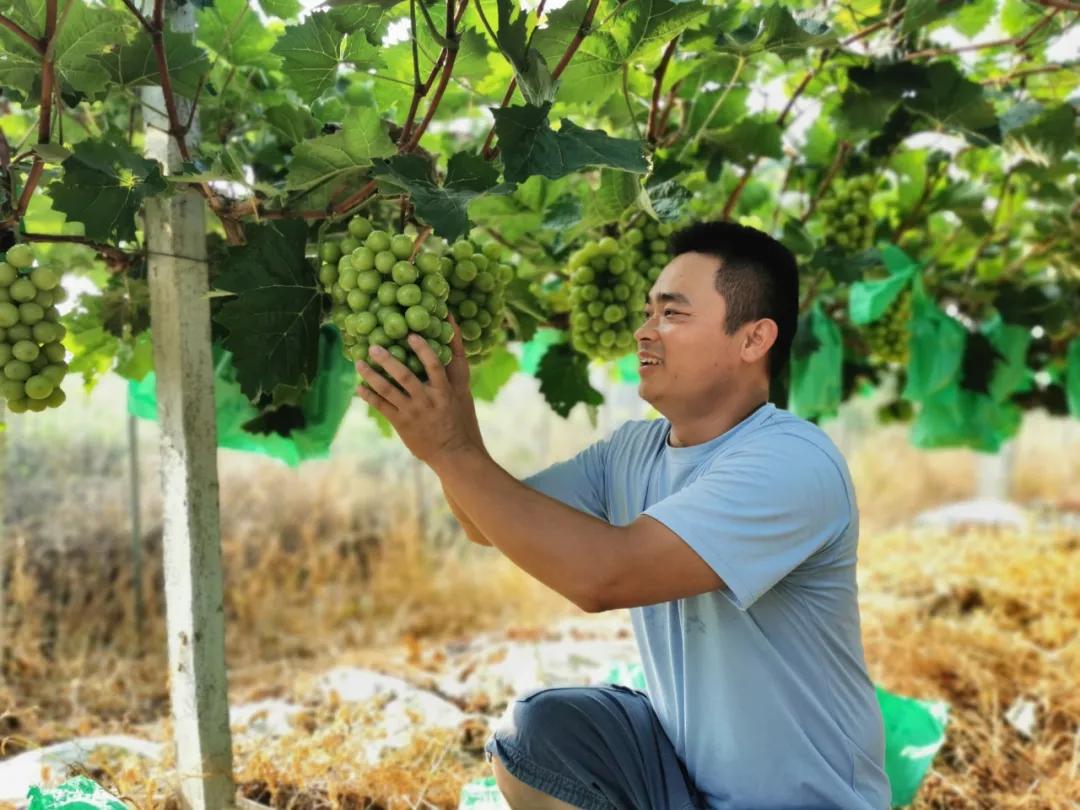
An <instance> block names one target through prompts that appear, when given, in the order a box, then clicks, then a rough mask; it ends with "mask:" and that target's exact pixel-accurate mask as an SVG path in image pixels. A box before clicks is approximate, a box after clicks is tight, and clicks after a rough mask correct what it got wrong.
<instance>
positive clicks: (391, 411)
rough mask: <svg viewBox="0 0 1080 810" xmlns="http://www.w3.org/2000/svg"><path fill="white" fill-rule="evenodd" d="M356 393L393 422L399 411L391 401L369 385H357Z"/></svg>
mask: <svg viewBox="0 0 1080 810" xmlns="http://www.w3.org/2000/svg"><path fill="white" fill-rule="evenodd" d="M356 395H357V396H358V397H360V399H362V400H364V402H366V403H367V404H368V405H370V406H371V407H372V408H374V409H375V410H377V411H378V412H379V413H381V414H382V415H383V416H385V417H386V418H387V420H389V421H390V422H393V421H394V417H396V416H397V415H398V413H399V411H398V409H397V408H395V407H394V406H393V405H391V404H390V403H389V402H387V401H386V400H385V399H383V398H382V397H381V396H379V395H378V394H377V393H375V391H374V390H372V389H371V388H368V387H367V386H364V385H358V386H357V387H356Z"/></svg>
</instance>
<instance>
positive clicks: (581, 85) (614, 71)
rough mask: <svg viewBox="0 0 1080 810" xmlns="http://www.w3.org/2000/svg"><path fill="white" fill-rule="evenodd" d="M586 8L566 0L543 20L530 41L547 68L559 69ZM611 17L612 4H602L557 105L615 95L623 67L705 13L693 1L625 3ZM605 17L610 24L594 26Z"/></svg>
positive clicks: (582, 0) (580, 1) (583, 1)
mask: <svg viewBox="0 0 1080 810" xmlns="http://www.w3.org/2000/svg"><path fill="white" fill-rule="evenodd" d="M587 7H588V0H570V2H569V3H567V4H566V5H564V6H562V7H561V8H558V9H556V10H555V11H553V12H552V13H551V14H550V15H548V16H547V19H546V21H545V27H544V28H542V29H540V30H539V31H537V32H536V34H535V36H534V37H533V46H534V47H535V48H536V49H537V50H538V51H539V52H540V53H541V54H542V55H543V57H544V58H545V59H546V60H547V64H549V65H555V64H558V62H559V60H560V59H561V58H562V55H563V54H564V53H565V52H566V50H567V48H568V47H569V46H570V43H571V42H573V41H574V38H575V37H576V35H577V32H578V29H579V28H580V27H581V23H582V21H583V20H584V17H585V11H586V8H587ZM615 12H616V4H615V3H610V4H604V3H601V7H600V9H599V10H598V11H597V14H596V18H595V20H594V28H593V30H592V31H591V32H590V33H589V35H588V36H587V37H585V38H584V39H583V40H582V41H581V46H580V47H579V48H578V50H577V52H576V53H575V54H574V58H573V59H572V60H571V62H570V63H569V65H568V66H567V68H566V70H565V71H564V72H563V74H562V75H561V76H560V85H559V91H558V92H559V100H560V101H567V102H587V103H588V104H590V105H595V106H599V105H601V104H603V102H604V101H606V100H607V99H608V97H609V96H610V95H611V94H612V93H614V92H616V91H617V90H618V88H619V86H620V83H621V81H622V68H623V65H624V64H626V63H628V62H631V61H632V60H634V59H635V58H637V57H638V56H639V55H643V54H645V53H647V52H651V51H654V50H657V49H659V48H660V47H662V44H663V43H666V42H668V41H669V40H670V39H671V38H672V37H674V36H675V34H677V33H679V32H680V31H683V30H684V29H686V28H687V27H689V26H691V25H693V24H694V23H696V22H697V21H698V20H700V19H701V18H702V17H704V15H705V14H706V8H705V6H703V5H701V4H699V3H696V2H695V3H680V4H676V3H672V2H670V0H625V2H622V3H620V4H619V5H618V6H617V13H615ZM605 16H610V21H609V22H608V23H607V24H606V25H604V26H603V27H600V26H598V25H597V22H599V21H600V20H603V19H604V17H605Z"/></svg>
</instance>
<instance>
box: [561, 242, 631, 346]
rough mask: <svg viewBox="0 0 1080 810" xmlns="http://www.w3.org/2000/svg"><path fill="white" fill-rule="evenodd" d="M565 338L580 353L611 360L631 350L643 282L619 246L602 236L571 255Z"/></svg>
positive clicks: (617, 243)
mask: <svg viewBox="0 0 1080 810" xmlns="http://www.w3.org/2000/svg"><path fill="white" fill-rule="evenodd" d="M569 271H570V336H571V343H572V344H573V346H574V348H575V349H577V350H578V351H579V352H581V353H583V354H585V355H588V356H589V357H592V358H595V359H598V360H614V359H616V358H618V357H622V356H623V355H625V354H627V353H628V352H630V351H633V349H634V330H636V329H637V328H638V326H639V324H640V323H641V318H642V312H643V310H644V309H645V295H646V291H647V288H648V287H647V285H648V282H647V281H646V280H645V277H644V276H643V275H642V274H641V273H640V272H638V271H637V270H636V269H633V268H632V267H631V259H630V258H629V257H628V255H627V252H626V251H624V250H622V249H621V248H620V245H619V242H618V241H617V240H616V239H614V238H613V237H610V236H605V237H604V238H602V239H600V240H599V241H597V242H589V243H588V244H587V245H585V247H583V248H581V249H580V250H578V251H577V252H576V253H574V254H573V255H572V256H571V257H570V263H569Z"/></svg>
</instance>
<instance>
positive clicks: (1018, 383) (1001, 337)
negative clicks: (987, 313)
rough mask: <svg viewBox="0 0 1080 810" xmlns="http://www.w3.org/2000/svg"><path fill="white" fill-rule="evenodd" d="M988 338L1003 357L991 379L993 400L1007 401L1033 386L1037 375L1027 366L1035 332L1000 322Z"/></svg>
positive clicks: (993, 327)
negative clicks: (1029, 348)
mask: <svg viewBox="0 0 1080 810" xmlns="http://www.w3.org/2000/svg"><path fill="white" fill-rule="evenodd" d="M986 336H987V337H988V338H989V339H990V342H991V343H992V344H993V346H994V348H995V349H996V350H997V351H998V353H999V355H1000V357H1001V358H1002V361H1001V362H1000V363H998V364H997V366H996V367H995V369H994V375H993V377H992V378H991V380H990V398H991V399H993V400H994V401H995V402H1004V401H1006V400H1007V399H1008V398H1009V397H1011V396H1012V395H1013V394H1015V393H1017V392H1018V391H1022V390H1026V389H1027V388H1028V387H1029V386H1030V384H1031V380H1032V376H1033V375H1032V373H1031V370H1030V369H1029V368H1028V367H1027V354H1028V347H1029V346H1030V345H1031V330H1030V329H1025V328H1024V327H1022V326H1017V325H1016V324H1011V323H1005V322H1004V321H1002V320H1000V319H998V320H996V321H995V322H994V323H993V324H992V325H991V326H990V327H989V328H988V329H986Z"/></svg>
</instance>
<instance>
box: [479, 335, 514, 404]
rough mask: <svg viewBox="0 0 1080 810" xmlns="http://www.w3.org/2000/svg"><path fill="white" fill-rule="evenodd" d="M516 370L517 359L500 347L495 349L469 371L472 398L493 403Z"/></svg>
mask: <svg viewBox="0 0 1080 810" xmlns="http://www.w3.org/2000/svg"><path fill="white" fill-rule="evenodd" d="M517 370H518V359H517V357H516V356H514V354H513V353H512V352H510V351H508V350H507V349H505V348H504V347H502V346H499V347H496V348H495V349H494V350H493V351H492V352H491V354H490V355H489V356H488V357H487V359H486V360H484V362H482V363H479V364H478V365H475V366H473V367H472V368H471V369H470V370H469V387H470V388H471V389H472V394H473V396H474V397H475V398H476V399H479V400H481V401H483V402H494V401H495V397H496V396H497V395H498V393H499V391H500V390H501V389H502V387H503V386H504V385H506V384H507V383H508V382H510V378H511V377H513V376H514V374H515V372H517Z"/></svg>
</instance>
